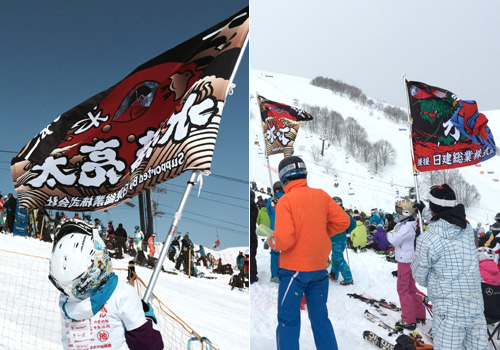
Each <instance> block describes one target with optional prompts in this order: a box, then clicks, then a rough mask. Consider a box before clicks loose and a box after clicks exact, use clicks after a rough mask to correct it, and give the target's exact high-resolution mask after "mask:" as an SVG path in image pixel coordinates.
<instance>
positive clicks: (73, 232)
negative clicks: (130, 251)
mask: <svg viewBox="0 0 500 350" xmlns="http://www.w3.org/2000/svg"><path fill="white" fill-rule="evenodd" d="M111 272H112V267H111V259H110V258H109V255H108V251H107V249H106V246H105V244H104V242H103V241H102V239H101V238H100V236H99V233H98V232H97V230H95V229H94V230H93V229H92V227H91V226H90V225H89V224H87V223H85V222H83V221H82V220H76V219H72V220H68V221H66V222H64V223H63V224H62V225H60V226H59V227H58V228H57V231H56V233H55V239H54V247H53V248H52V256H51V258H50V272H49V280H50V281H51V282H52V284H54V286H55V287H56V288H57V289H59V291H61V292H62V293H64V294H66V295H67V296H69V297H72V298H77V299H85V298H87V297H89V296H91V295H93V294H94V293H95V292H96V291H97V290H98V289H99V288H100V287H101V286H102V285H103V284H104V282H106V280H107V278H108V277H109V275H110V274H111Z"/></svg>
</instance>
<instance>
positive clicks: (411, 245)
mask: <svg viewBox="0 0 500 350" xmlns="http://www.w3.org/2000/svg"><path fill="white" fill-rule="evenodd" d="M396 211H397V212H398V214H399V215H398V217H397V219H396V226H394V229H393V230H392V231H390V232H388V233H387V240H388V241H389V243H391V244H392V245H393V246H394V257H395V259H396V261H397V262H398V280H397V291H398V295H399V301H400V303H401V321H398V322H397V323H396V328H405V329H409V330H415V328H416V326H417V323H418V322H425V318H426V311H425V306H424V304H423V302H422V298H421V297H420V296H419V295H418V294H417V292H418V288H417V287H416V285H415V280H414V278H413V276H412V271H411V262H412V260H413V256H414V255H415V236H416V229H417V221H416V220H415V216H414V215H415V209H414V208H413V202H411V201H408V200H403V201H398V202H397V203H396Z"/></svg>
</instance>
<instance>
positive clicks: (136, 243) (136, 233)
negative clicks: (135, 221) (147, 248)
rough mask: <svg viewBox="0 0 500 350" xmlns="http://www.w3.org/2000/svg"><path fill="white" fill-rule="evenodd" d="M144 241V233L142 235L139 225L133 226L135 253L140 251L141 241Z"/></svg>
mask: <svg viewBox="0 0 500 350" xmlns="http://www.w3.org/2000/svg"><path fill="white" fill-rule="evenodd" d="M143 239H144V233H142V231H141V229H140V227H139V225H135V231H134V246H135V250H137V252H140V251H142V240H143Z"/></svg>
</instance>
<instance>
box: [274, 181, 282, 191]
mask: <svg viewBox="0 0 500 350" xmlns="http://www.w3.org/2000/svg"><path fill="white" fill-rule="evenodd" d="M273 192H274V193H276V192H284V190H283V183H282V182H281V181H276V182H275V183H274V184H273Z"/></svg>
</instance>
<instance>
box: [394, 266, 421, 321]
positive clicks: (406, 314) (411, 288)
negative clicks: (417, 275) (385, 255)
mask: <svg viewBox="0 0 500 350" xmlns="http://www.w3.org/2000/svg"><path fill="white" fill-rule="evenodd" d="M410 265H411V263H401V262H398V283H397V286H398V294H399V302H400V303H401V320H403V321H404V322H409V323H416V322H417V318H425V316H426V315H425V306H424V302H423V300H422V297H421V296H420V295H418V294H417V291H418V289H417V287H416V286H415V280H414V279H413V276H412V274H411V267H410Z"/></svg>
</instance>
